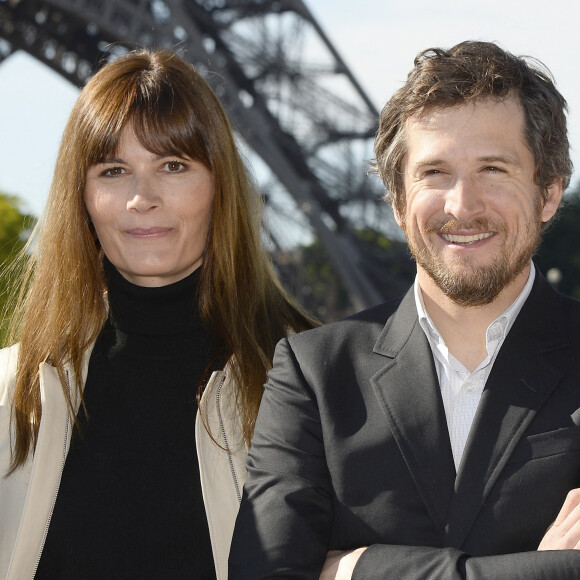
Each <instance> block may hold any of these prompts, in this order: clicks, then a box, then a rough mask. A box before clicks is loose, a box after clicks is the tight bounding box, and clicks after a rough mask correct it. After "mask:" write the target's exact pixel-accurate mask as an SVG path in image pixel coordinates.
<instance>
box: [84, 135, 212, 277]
mask: <svg viewBox="0 0 580 580" xmlns="http://www.w3.org/2000/svg"><path fill="white" fill-rule="evenodd" d="M212 199H213V178H212V175H211V173H210V171H209V170H208V169H207V168H206V167H205V166H204V165H202V164H201V163H198V162H197V161H193V160H191V159H189V158H188V157H178V156H176V155H155V154H153V153H151V152H150V151H148V150H147V149H145V148H144V147H143V146H142V145H141V143H139V141H138V140H137V138H136V137H135V134H134V132H133V130H132V128H131V127H130V126H128V127H127V128H125V129H124V130H123V132H122V133H121V139H120V141H119V147H118V150H117V151H116V152H115V154H114V155H113V156H112V157H111V158H110V159H106V160H105V161H104V162H103V163H99V164H97V165H94V166H92V167H91V168H90V169H89V170H88V172H87V180H86V187H85V203H86V206H87V210H88V212H89V215H90V217H91V220H92V222H93V225H94V227H95V230H96V232H97V236H98V238H99V241H100V243H101V247H102V248H103V251H104V252H105V255H106V256H107V258H108V259H109V260H110V261H111V263H112V264H113V265H114V266H115V267H116V268H117V270H119V272H120V273H121V274H122V275H123V276H124V277H125V278H126V279H127V280H129V281H130V282H132V283H133V284H137V285H139V286H165V285H167V284H171V283H173V282H177V281H178V280H181V279H183V278H185V277H186V276H188V275H189V274H191V273H192V272H193V271H194V270H195V269H196V268H197V267H198V266H199V265H200V264H201V262H202V260H203V252H204V249H205V243H206V237H207V231H208V227H209V221H210V216H211V205H212Z"/></svg>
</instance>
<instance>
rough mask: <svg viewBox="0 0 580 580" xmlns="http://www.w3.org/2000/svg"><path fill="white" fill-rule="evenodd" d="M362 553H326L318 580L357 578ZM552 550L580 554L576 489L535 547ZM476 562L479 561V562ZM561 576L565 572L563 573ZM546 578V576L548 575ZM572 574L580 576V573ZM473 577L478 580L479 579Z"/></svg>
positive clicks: (579, 510)
mask: <svg viewBox="0 0 580 580" xmlns="http://www.w3.org/2000/svg"><path fill="white" fill-rule="evenodd" d="M366 549H367V548H366V546H365V547H362V548H357V549H356V550H345V551H341V550H331V551H330V552H328V555H327V557H326V561H325V563H324V566H323V568H322V572H321V574H320V580H351V579H352V578H353V577H355V578H356V577H358V574H357V575H356V576H353V575H354V571H355V567H356V565H357V563H358V561H359V558H360V557H361V556H362V555H363V553H364V552H365V550H366ZM552 550H580V489H573V490H571V491H570V492H569V493H568V495H567V497H566V501H565V502H564V505H563V506H562V509H561V510H560V513H559V514H558V517H557V518H556V519H555V521H554V523H553V524H552V525H551V526H550V527H549V529H548V531H547V532H546V534H545V536H544V537H543V538H542V541H541V542H540V545H539V546H538V552H545V551H552ZM499 558H502V557H498V559H499ZM575 558H578V557H577V556H575ZM480 560H483V559H481V558H480ZM482 564H483V562H482ZM483 565H484V564H483ZM563 573H566V571H565V570H564V571H563ZM548 574H550V572H549V571H548ZM576 574H580V570H578V572H576ZM361 577H363V576H362V575H361ZM364 577H365V578H366V577H367V576H364ZM477 577H478V578H481V576H477ZM550 577H552V576H550Z"/></svg>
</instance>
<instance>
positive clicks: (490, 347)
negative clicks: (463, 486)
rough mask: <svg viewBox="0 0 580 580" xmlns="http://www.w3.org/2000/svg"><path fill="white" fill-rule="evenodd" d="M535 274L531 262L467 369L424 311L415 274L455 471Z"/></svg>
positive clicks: (418, 300)
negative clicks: (522, 282) (481, 353)
mask: <svg viewBox="0 0 580 580" xmlns="http://www.w3.org/2000/svg"><path fill="white" fill-rule="evenodd" d="M535 275H536V270H535V267H534V264H533V263H532V264H531V267H530V275H529V276H528V281H527V282H526V285H525V286H524V288H523V290H522V291H521V293H520V295H519V296H518V297H517V298H516V299H515V301H514V302H513V303H512V305H511V306H510V307H509V308H508V309H507V310H506V311H505V312H504V313H503V314H501V315H500V316H498V317H497V318H496V319H495V320H494V321H493V322H492V323H491V324H490V325H489V326H488V327H487V331H486V334H485V341H486V343H485V346H486V349H487V356H486V357H485V359H484V360H483V361H481V363H480V364H479V366H478V367H477V368H476V369H475V370H474V371H473V372H471V373H470V372H469V370H468V369H467V368H466V367H465V366H463V364H461V363H460V362H459V361H458V360H457V359H456V358H455V357H454V356H453V355H452V354H451V353H450V352H449V350H448V348H447V345H446V344H445V341H444V340H443V338H442V337H441V335H440V334H439V332H438V330H437V328H436V327H435V325H434V324H433V321H432V320H431V318H430V317H429V314H427V310H426V309H425V304H424V303H423V296H422V293H421V289H420V287H419V282H418V280H417V279H416V278H415V286H414V290H415V303H416V305H417V313H418V315H419V324H420V325H421V328H422V329H423V331H424V332H425V335H426V336H427V339H428V341H429V345H430V346H431V351H432V353H433V358H434V360H435V368H436V369H437V376H438V377H439V386H440V388H441V396H442V398H443V406H444V407H445V416H446V418H447V428H448V430H449V438H450V439H451V450H452V452H453V460H454V462H455V469H456V470H457V471H458V470H459V465H460V463H461V457H462V455H463V450H464V449H465V443H466V441H467V436H468V435H469V430H470V428H471V424H472V423H473V418H474V417H475V411H476V410H477V405H478V404H479V400H480V399H481V394H482V392H483V389H484V387H485V383H486V381H487V378H488V377H489V373H490V372H491V369H492V366H493V363H494V361H495V358H496V356H497V353H498V352H499V349H500V348H501V345H502V344H503V341H504V340H505V337H506V336H507V333H508V332H509V331H510V329H511V327H512V325H513V323H514V321H515V319H516V317H517V316H518V314H519V313H520V310H521V309H522V306H523V305H524V302H525V301H526V299H527V298H528V296H529V294H530V291H531V289H532V285H533V283H534V278H535Z"/></svg>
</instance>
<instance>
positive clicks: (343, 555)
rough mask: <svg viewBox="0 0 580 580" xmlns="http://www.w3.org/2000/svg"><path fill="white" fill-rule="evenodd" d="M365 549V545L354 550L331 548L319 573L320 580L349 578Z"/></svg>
mask: <svg viewBox="0 0 580 580" xmlns="http://www.w3.org/2000/svg"><path fill="white" fill-rule="evenodd" d="M366 549H367V548H366V546H365V547H364V548H357V549H356V550H346V551H341V550H331V551H330V552H328V554H327V555H326V562H324V566H323V568H322V572H321V573H320V580H351V578H352V572H353V570H354V567H355V566H356V563H357V562H358V559H359V558H360V555H361V554H362V553H363V552H364V551H365V550H366Z"/></svg>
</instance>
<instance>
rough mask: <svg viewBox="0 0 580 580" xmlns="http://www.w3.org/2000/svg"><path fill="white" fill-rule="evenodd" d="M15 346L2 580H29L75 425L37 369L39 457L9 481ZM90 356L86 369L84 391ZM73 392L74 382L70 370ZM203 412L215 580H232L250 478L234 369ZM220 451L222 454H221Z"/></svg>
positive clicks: (2, 484) (207, 398) (0, 385)
mask: <svg viewBox="0 0 580 580" xmlns="http://www.w3.org/2000/svg"><path fill="white" fill-rule="evenodd" d="M17 355H18V346H14V347H10V348H7V349H3V350H0V579H2V580H32V578H34V574H35V572H36V567H37V565H38V562H39V559H40V554H41V552H42V548H43V545H44V540H45V537H46V534H47V531H48V526H49V523H50V518H51V515H52V510H53V507H54V503H55V501H56V496H57V494H58V488H59V484H60V478H61V474H62V470H63V468H64V463H65V460H66V456H67V453H68V449H69V445H70V440H71V434H72V420H71V419H72V418H71V416H70V413H69V410H68V408H67V405H66V403H65V399H64V396H63V392H62V387H61V383H60V380H59V378H58V374H57V372H56V369H55V368H54V367H52V366H51V365H49V364H47V363H43V364H41V365H40V371H39V372H40V392H41V401H42V421H41V424H40V431H39V434H38V442H37V445H36V451H35V453H34V456H31V457H30V458H29V460H28V461H27V462H26V464H25V465H24V466H23V467H22V468H20V469H18V470H16V471H15V472H13V473H12V474H10V475H9V476H8V477H4V475H5V474H6V473H7V471H8V466H9V465H10V433H11V432H10V413H11V398H12V393H13V389H14V380H15V374H16V359H17ZM89 358H90V350H89V351H88V352H87V353H86V355H85V357H84V361H83V363H84V364H83V369H82V373H83V384H84V382H85V380H86V377H87V371H88V364H89ZM65 376H66V380H67V383H68V387H69V388H70V386H71V385H74V383H75V379H74V375H73V373H72V370H71V369H70V368H66V369H65ZM201 405H202V407H203V409H204V411H205V412H206V416H207V422H208V427H209V429H210V431H211V433H212V434H213V437H214V438H215V440H216V441H217V442H218V443H219V446H218V445H216V443H215V442H214V441H213V440H212V438H211V437H210V436H209V434H208V432H207V430H206V429H205V427H204V425H203V422H202V420H201V417H200V414H199V413H198V416H197V419H196V425H195V439H196V445H197V457H198V461H199V471H200V477H201V488H202V493H203V501H204V504H205V510H206V514H207V520H208V524H209V532H210V536H211V544H212V550H213V556H214V560H215V566H216V572H217V578H218V580H225V579H227V569H228V554H229V549H230V542H231V538H232V533H233V529H234V523H235V519H236V515H237V513H238V507H239V503H240V499H241V492H242V486H243V484H244V481H245V478H246V469H245V458H246V452H247V450H246V447H245V445H244V443H243V438H242V435H241V425H240V421H239V417H238V414H237V412H236V405H235V390H234V381H233V379H232V373H231V368H230V366H229V364H228V365H226V368H225V369H224V370H223V371H217V372H215V373H213V375H212V376H211V378H210V382H209V383H208V386H207V388H206V389H205V392H204V395H203V398H202V402H201ZM222 448H223V449H222Z"/></svg>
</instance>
